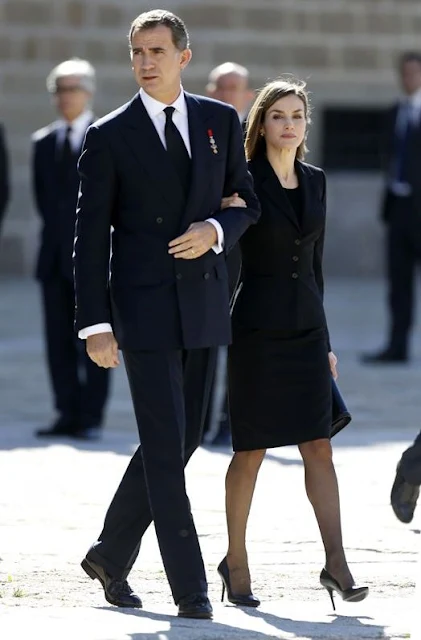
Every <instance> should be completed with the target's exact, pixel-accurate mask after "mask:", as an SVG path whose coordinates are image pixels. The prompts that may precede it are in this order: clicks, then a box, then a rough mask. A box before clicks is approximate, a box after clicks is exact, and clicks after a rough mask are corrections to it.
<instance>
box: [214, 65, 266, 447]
mask: <svg viewBox="0 0 421 640" xmlns="http://www.w3.org/2000/svg"><path fill="white" fill-rule="evenodd" d="M206 94H207V95H208V96H209V97H210V98H215V100H220V101H221V102H226V103H227V104H230V105H231V106H232V107H234V109H235V110H236V111H237V113H238V118H239V120H240V122H241V125H242V127H243V131H245V125H246V118H247V114H248V111H249V108H250V105H251V103H252V101H253V99H254V95H255V93H254V91H253V89H251V88H250V85H249V71H248V69H246V67H243V66H241V65H240V64H237V63H235V62H224V63H223V64H220V65H219V66H217V67H215V68H214V69H212V71H211V72H210V74H209V77H208V83H207V85H206ZM224 195H226V196H228V195H231V194H229V193H226V194H224ZM227 269H228V279H229V289H230V296H231V300H232V298H233V295H234V292H235V289H236V287H237V285H238V282H239V278H240V271H241V252H240V247H239V245H236V246H235V247H234V248H233V249H232V250H231V251H230V253H229V254H228V256H227ZM226 361H227V349H226V347H220V348H219V354H218V363H217V369H216V374H215V381H214V385H213V391H212V398H211V402H210V413H209V415H208V419H207V429H206V433H205V436H204V441H205V442H206V443H207V444H213V445H230V444H231V436H230V427H229V416H228V402H227V394H226Z"/></svg>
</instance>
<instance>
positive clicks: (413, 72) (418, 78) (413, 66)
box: [401, 60, 421, 96]
mask: <svg viewBox="0 0 421 640" xmlns="http://www.w3.org/2000/svg"><path fill="white" fill-rule="evenodd" d="M401 83H402V88H403V90H404V92H405V93H406V94H407V95H408V96H410V95H412V94H413V93H415V92H416V91H418V89H421V64H420V63H419V62H418V60H407V61H406V62H404V63H403V64H402V67H401Z"/></svg>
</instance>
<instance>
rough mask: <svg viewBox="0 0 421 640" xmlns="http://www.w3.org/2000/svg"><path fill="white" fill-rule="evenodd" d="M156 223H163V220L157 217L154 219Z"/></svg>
mask: <svg viewBox="0 0 421 640" xmlns="http://www.w3.org/2000/svg"><path fill="white" fill-rule="evenodd" d="M156 221H157V223H158V224H161V223H162V222H164V218H161V217H159V218H157V219H156Z"/></svg>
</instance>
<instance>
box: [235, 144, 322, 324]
mask: <svg viewBox="0 0 421 640" xmlns="http://www.w3.org/2000/svg"><path fill="white" fill-rule="evenodd" d="M295 167H296V171H297V174H298V179H299V184H300V187H301V192H302V196H303V211H302V222H301V224H300V223H299V221H298V220H297V217H296V214H295V212H294V210H293V208H292V206H291V204H290V202H289V199H288V196H287V195H286V193H285V191H284V189H283V188H282V186H281V184H280V182H279V180H278V177H277V176H276V174H275V172H274V171H273V169H272V167H271V165H270V163H269V162H268V160H267V159H266V157H265V156H259V157H257V158H256V159H254V160H253V161H251V162H250V163H249V169H250V172H251V174H252V176H253V179H254V185H255V190H256V194H257V196H258V198H259V201H260V204H261V207H262V215H261V218H260V221H259V223H258V224H256V225H255V226H253V227H250V229H248V230H247V231H246V233H245V234H244V235H243V237H242V238H241V240H240V246H241V252H242V257H243V269H242V280H243V284H242V288H241V290H240V292H239V294H238V298H237V300H236V304H235V307H234V312H233V322H234V323H236V322H238V323H240V324H241V325H243V326H245V327H248V328H255V329H269V330H284V331H295V330H306V329H314V328H319V327H326V318H325V313H324V309H323V273H322V255H323V242H324V232H325V220H326V179H325V175H324V173H323V171H322V170H321V169H319V168H317V167H313V166H312V165H310V164H306V163H304V162H300V161H296V164H295ZM326 331H327V329H326Z"/></svg>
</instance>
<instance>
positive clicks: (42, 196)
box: [32, 59, 109, 439]
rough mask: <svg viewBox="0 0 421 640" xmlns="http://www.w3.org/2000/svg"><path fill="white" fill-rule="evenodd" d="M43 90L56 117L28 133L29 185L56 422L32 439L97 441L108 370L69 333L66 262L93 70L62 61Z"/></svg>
mask: <svg viewBox="0 0 421 640" xmlns="http://www.w3.org/2000/svg"><path fill="white" fill-rule="evenodd" d="M47 89H48V91H49V93H50V94H51V95H52V96H53V100H54V104H55V107H56V109H57V111H58V114H59V120H57V121H56V122H53V123H52V124H50V125H48V126H47V127H44V128H43V129H40V130H39V131H37V132H36V133H34V134H33V161H32V182H33V192H34V198H35V203H36V208H37V211H38V213H39V215H40V218H41V221H42V228H41V243H40V249H39V254H38V261H37V266H36V278H37V279H38V280H39V282H40V285H41V292H42V304H43V311H44V332H45V342H46V356H47V365H48V370H49V375H50V381H51V387H52V392H53V397H54V405H55V408H56V410H57V413H58V417H57V419H56V420H55V422H54V423H53V424H52V425H50V426H47V427H43V428H41V429H38V430H37V432H36V435H37V436H39V437H58V436H60V437H62V436H72V437H76V438H83V439H96V438H98V437H99V435H100V433H101V429H100V428H101V425H102V421H103V416H104V407H105V403H106V399H107V395H108V387H109V371H107V370H106V369H102V368H100V367H98V366H97V365H96V364H94V363H93V362H92V361H91V359H90V358H89V357H88V356H87V354H86V352H85V350H84V349H83V348H82V345H81V343H80V340H78V339H77V336H76V335H75V331H74V306H75V301H74V300H75V297H74V285H73V264H72V253H73V242H74V229H75V222H76V203H77V194H78V189H79V176H78V173H77V161H78V158H79V155H80V152H81V148H82V143H83V139H84V136H85V132H86V129H87V128H88V126H89V125H90V124H91V123H92V122H93V120H94V114H93V112H92V109H91V103H92V99H93V94H94V90H95V70H94V68H93V67H92V65H91V64H90V63H89V62H87V61H86V60H80V59H71V60H66V61H65V62H62V63H61V64H59V65H58V66H57V67H55V68H54V69H53V70H52V71H51V73H50V74H49V76H48V78H47Z"/></svg>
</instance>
